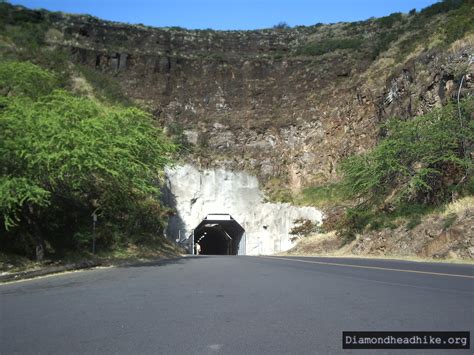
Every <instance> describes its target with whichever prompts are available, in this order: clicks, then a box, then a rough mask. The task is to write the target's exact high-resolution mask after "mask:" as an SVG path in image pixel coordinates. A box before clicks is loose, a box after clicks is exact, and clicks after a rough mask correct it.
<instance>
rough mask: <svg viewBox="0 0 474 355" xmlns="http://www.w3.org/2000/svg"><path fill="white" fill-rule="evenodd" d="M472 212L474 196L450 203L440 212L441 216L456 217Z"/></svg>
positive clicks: (473, 210)
mask: <svg viewBox="0 0 474 355" xmlns="http://www.w3.org/2000/svg"><path fill="white" fill-rule="evenodd" d="M469 212H471V213H472V212H474V196H467V197H464V198H462V199H460V200H457V201H455V202H452V203H450V204H449V205H448V206H446V209H445V210H444V211H443V212H442V215H443V216H447V215H450V214H456V215H458V216H462V215H465V214H467V213H469Z"/></svg>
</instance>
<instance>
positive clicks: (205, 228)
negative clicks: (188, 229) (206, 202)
mask: <svg viewBox="0 0 474 355" xmlns="http://www.w3.org/2000/svg"><path fill="white" fill-rule="evenodd" d="M244 233H245V229H244V228H242V226H241V225H240V224H239V223H238V222H237V221H236V220H235V219H233V218H232V216H231V215H229V214H209V215H207V216H206V218H204V219H203V220H202V222H201V223H199V224H198V226H197V227H196V228H195V229H194V242H195V243H199V245H200V247H201V254H203V255H237V254H245V240H242V237H243V236H244ZM242 241H243V243H241V242H242ZM241 244H243V245H241ZM239 251H240V253H239Z"/></svg>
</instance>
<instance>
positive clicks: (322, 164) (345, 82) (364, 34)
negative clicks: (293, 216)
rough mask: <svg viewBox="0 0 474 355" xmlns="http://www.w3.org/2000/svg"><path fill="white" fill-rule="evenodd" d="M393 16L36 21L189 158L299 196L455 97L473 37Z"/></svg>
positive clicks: (54, 17)
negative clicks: (217, 24) (383, 127)
mask: <svg viewBox="0 0 474 355" xmlns="http://www.w3.org/2000/svg"><path fill="white" fill-rule="evenodd" d="M395 15H396V16H395ZM395 15H391V16H389V17H386V18H382V19H371V20H368V21H364V22H359V23H339V24H333V25H315V26H311V27H296V28H292V29H270V30H261V31H222V32H219V31H211V30H200V31H192V30H185V29H180V28H162V29H159V28H150V27H145V26H132V25H125V24H119V23H112V22H104V21H100V20H98V19H95V18H92V17H88V16H68V15H62V14H57V13H48V14H43V15H42V16H44V17H45V21H47V22H48V24H49V29H48V31H47V32H46V41H47V43H48V44H49V45H50V46H52V47H55V48H61V49H63V50H65V51H67V52H68V53H71V54H72V57H73V60H74V61H75V62H76V63H78V64H82V65H85V66H87V67H89V69H92V70H95V71H97V72H102V73H106V74H108V75H109V76H110V77H113V78H114V79H115V80H117V81H118V82H119V84H120V87H121V89H122V90H123V92H124V93H125V94H126V96H127V97H129V98H132V99H133V100H134V101H135V102H137V103H140V104H142V105H144V106H146V107H148V108H149V109H150V110H151V111H152V112H153V113H154V115H155V116H156V118H157V120H159V121H160V122H162V123H164V124H165V125H166V126H167V127H168V129H169V130H170V131H171V132H172V133H174V134H179V135H181V136H182V138H183V139H186V141H187V142H188V144H189V145H190V146H191V147H192V148H193V150H192V152H193V153H192V154H190V155H189V156H188V157H187V158H186V159H187V160H188V161H189V162H193V163H194V164H196V165H197V166H199V167H201V168H212V167H216V168H226V169H230V170H241V171H247V172H250V173H252V174H255V175H256V176H258V177H259V178H260V180H261V181H263V182H264V183H268V182H269V181H270V179H272V178H276V180H277V182H276V183H277V184H280V185H285V186H287V187H290V188H291V189H298V188H300V187H302V186H305V185H307V184H313V183H318V182H325V181H328V180H331V179H334V178H337V173H336V169H335V167H336V165H337V163H338V162H339V161H340V160H341V159H342V158H344V157H346V156H348V155H350V154H354V153H357V152H362V151H365V150H367V149H369V148H370V147H372V146H373V145H374V144H375V142H376V141H377V139H378V135H379V129H378V128H377V127H378V125H379V124H380V122H383V121H384V120H385V119H387V118H388V117H390V116H393V115H398V116H402V117H410V116H413V115H415V114H419V113H423V112H426V111H429V110H430V109H431V108H432V107H434V106H439V105H441V104H442V103H443V102H445V101H446V100H448V99H449V98H451V97H453V95H454V94H455V93H456V90H457V87H458V85H459V79H460V75H459V73H461V71H462V70H463V68H464V69H465V68H466V63H468V62H469V60H470V57H471V56H472V53H473V49H474V47H473V43H474V42H473V37H472V35H466V36H464V38H463V39H461V40H458V41H457V42H454V43H451V44H449V45H444V46H440V45H439V44H440V41H441V39H440V38H443V36H444V32H443V31H444V29H443V28H444V27H443V26H444V25H445V24H446V23H447V21H448V20H449V14H445V13H441V14H438V15H436V16H424V15H423V16H422V15H421V14H412V15H402V14H395ZM466 85H467V87H468V88H469V87H470V85H471V83H470V82H469V80H468V81H467V82H466Z"/></svg>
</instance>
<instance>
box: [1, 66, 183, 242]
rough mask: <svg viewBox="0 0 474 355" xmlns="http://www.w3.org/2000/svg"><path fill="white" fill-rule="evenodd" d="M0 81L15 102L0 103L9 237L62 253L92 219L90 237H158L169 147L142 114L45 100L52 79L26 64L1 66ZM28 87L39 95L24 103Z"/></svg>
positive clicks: (67, 98)
mask: <svg viewBox="0 0 474 355" xmlns="http://www.w3.org/2000/svg"><path fill="white" fill-rule="evenodd" d="M2 70H3V71H2ZM23 70H24V72H23ZM17 72H21V75H15V73H17ZM1 73H3V76H0V77H2V78H8V80H3V81H0V92H3V93H9V92H14V93H15V95H9V96H7V97H2V98H1V100H0V131H1V132H2V139H1V140H0V166H1V170H0V173H1V175H0V213H1V214H2V216H3V220H4V228H5V229H6V230H10V231H9V234H10V235H11V234H24V233H28V234H32V235H33V236H34V239H35V240H36V241H37V242H38V243H39V244H42V245H41V248H43V249H44V244H45V240H46V241H49V242H51V244H52V246H53V248H56V247H70V246H71V245H74V243H75V242H72V241H71V240H68V238H69V239H71V238H72V236H73V235H74V234H75V233H77V232H80V233H82V230H83V228H84V227H83V226H84V225H86V224H88V225H90V221H91V213H92V212H93V211H95V212H97V213H98V214H99V220H100V221H101V224H100V226H99V227H101V226H103V225H105V222H106V221H109V223H111V224H113V225H115V226H121V229H125V230H126V231H130V232H136V231H138V230H150V229H153V230H154V231H155V232H156V231H159V230H160V228H162V227H161V226H162V222H163V221H162V219H163V217H164V215H165V213H166V211H165V210H164V209H163V208H161V205H160V204H159V203H158V202H157V201H158V197H159V194H160V186H159V184H158V182H159V181H160V177H161V175H162V170H163V167H164V165H165V164H167V163H169V162H170V153H172V152H173V151H174V145H173V144H171V143H170V142H169V141H168V139H167V138H166V137H165V136H164V135H163V133H162V132H161V131H160V130H159V129H157V128H156V127H155V125H154V123H153V120H152V117H151V116H150V115H149V114H147V113H145V112H143V111H141V110H139V109H136V108H123V107H109V106H105V105H103V104H101V103H99V102H96V101H94V100H90V99H88V98H83V97H77V96H74V95H72V94H70V93H67V92H65V91H61V90H56V91H53V92H51V93H49V94H48V92H49V91H50V89H51V82H52V79H51V78H52V76H51V75H50V74H49V73H48V72H47V71H44V70H43V69H41V68H39V67H36V66H34V65H32V64H28V63H8V64H6V65H2V66H1V67H0V74H1ZM32 78H33V79H34V80H36V82H34V83H33V82H32ZM30 84H31V85H33V84H34V85H35V86H37V87H38V88H40V89H42V90H43V91H41V90H39V91H38V92H34V93H32V92H31V91H30V89H29V85H30ZM25 88H28V89H25ZM12 90H13V91H12ZM40 93H43V94H44V95H43V96H39V94H40ZM27 95H29V96H27ZM144 214H146V215H147V217H146V218H143V215H144ZM102 231H103V232H104V233H105V234H107V229H102ZM105 234H104V235H105ZM81 235H85V234H81ZM108 235H110V233H109V234H108ZM0 239H1V238H0ZM72 239H74V238H72ZM76 239H78V243H76V244H81V240H84V238H82V237H81V238H79V237H78V238H76ZM0 244H2V241H1V240H0Z"/></svg>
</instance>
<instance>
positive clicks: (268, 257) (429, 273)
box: [261, 256, 474, 279]
mask: <svg viewBox="0 0 474 355" xmlns="http://www.w3.org/2000/svg"><path fill="white" fill-rule="evenodd" d="M261 258H265V259H278V260H287V261H298V262H300V263H309V264H320V265H332V266H344V267H352V268H359V269H373V270H385V271H398V272H411V273H415V274H425V275H436V276H452V277H463V278H466V279H474V275H458V274H446V273H441V272H430V271H419V270H406V269H393V268H386V267H378V266H365V265H353V264H340V263H331V262H327V261H314V260H300V259H290V258H281V257H278V256H261Z"/></svg>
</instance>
